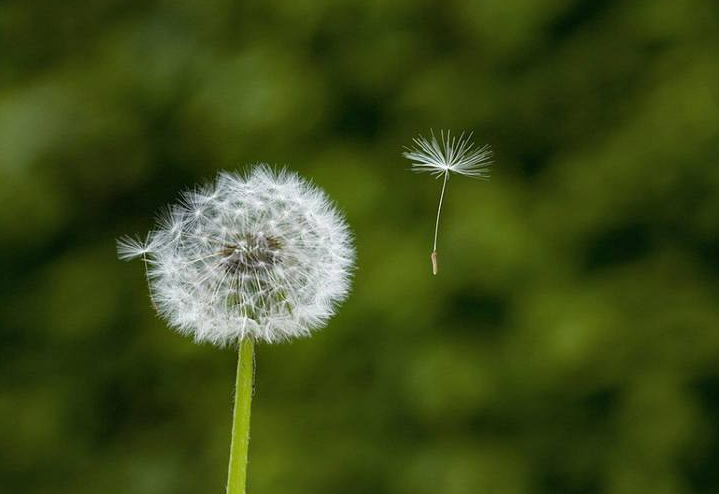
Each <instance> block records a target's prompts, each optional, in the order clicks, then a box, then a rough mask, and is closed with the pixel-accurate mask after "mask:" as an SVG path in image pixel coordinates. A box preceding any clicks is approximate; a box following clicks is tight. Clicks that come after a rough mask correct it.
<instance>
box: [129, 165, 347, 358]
mask: <svg viewBox="0 0 719 494" xmlns="http://www.w3.org/2000/svg"><path fill="white" fill-rule="evenodd" d="M118 256H119V257H120V258H121V259H132V258H143V259H144V260H145V261H146V268H147V276H148V282H149V286H150V295H151V297H152V300H153V303H154V305H155V307H156V308H157V310H158V312H159V313H160V315H161V316H162V317H163V318H165V319H166V320H167V321H168V322H169V324H170V325H171V326H172V327H173V328H175V329H176V330H177V331H178V332H180V333H182V334H185V335H188V336H192V337H193V338H194V339H195V340H196V341H198V342H210V343H213V344H216V345H218V346H226V345H232V344H235V343H236V342H237V341H238V340H240V339H243V338H253V339H256V340H263V341H266V342H271V343H274V342H278V341H283V340H287V339H290V338H295V337H302V336H307V335H309V334H310V333H311V332H312V331H314V330H316V329H318V328H319V327H321V326H323V325H324V324H325V323H326V322H327V320H328V319H329V318H330V317H331V316H332V315H333V314H334V312H335V309H336V306H337V304H338V303H340V302H341V301H343V300H344V299H345V298H346V296H347V294H348V292H349V287H350V278H351V272H352V269H353V265H354V248H353V245H352V236H351V233H350V231H349V228H348V226H347V224H346V222H345V220H344V218H343V216H342V215H341V213H340V212H339V211H338V210H337V209H336V207H335V206H334V205H333V203H332V202H331V201H330V200H329V198H328V197H327V196H326V194H325V193H324V192H323V191H322V190H321V189H319V188H317V187H316V186H314V185H312V184H310V183H309V182H307V181H305V180H303V179H302V178H301V177H299V176H298V175H296V174H294V173H291V172H287V171H274V170H272V169H271V168H269V167H268V166H267V165H258V166H255V167H254V168H253V169H252V170H251V171H250V172H249V173H247V174H246V175H240V174H236V173H226V172H223V173H220V174H219V176H218V177H217V180H216V181H215V182H214V183H213V184H211V185H207V186H203V187H199V188H196V189H193V190H190V191H187V192H185V193H184V194H182V196H181V198H180V200H179V201H178V203H177V204H175V205H172V206H170V207H169V208H168V209H167V210H166V211H164V212H163V213H162V215H161V216H160V217H159V218H158V225H157V227H156V229H155V230H153V231H152V232H150V234H149V235H148V236H147V237H146V238H145V239H144V240H140V239H136V238H129V237H123V238H121V239H119V240H118Z"/></svg>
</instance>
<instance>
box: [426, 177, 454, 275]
mask: <svg viewBox="0 0 719 494" xmlns="http://www.w3.org/2000/svg"><path fill="white" fill-rule="evenodd" d="M448 179H449V170H445V172H444V181H443V182H442V193H441V194H440V195H439V206H438V207H437V221H436V222H435V224H434V244H433V245H432V255H431V256H430V257H431V259H432V274H435V275H436V274H437V232H439V214H440V213H441V212H442V200H443V199H444V189H446V188H447V180H448Z"/></svg>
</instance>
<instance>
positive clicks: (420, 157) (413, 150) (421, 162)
mask: <svg viewBox="0 0 719 494" xmlns="http://www.w3.org/2000/svg"><path fill="white" fill-rule="evenodd" d="M413 142H414V146H413V147H408V148H405V149H406V150H405V152H404V153H402V155H403V156H404V157H405V158H407V159H408V160H410V161H411V162H412V170H413V171H415V172H418V173H423V172H427V173H430V174H432V175H434V176H435V177H437V178H440V177H442V176H443V175H446V174H448V173H457V174H459V175H465V176H468V177H474V178H489V167H490V166H491V165H492V149H491V148H490V147H489V145H484V146H481V147H479V148H477V147H475V145H474V143H473V142H472V133H469V134H464V133H462V134H460V135H459V137H457V136H453V135H451V132H450V131H449V130H448V131H446V132H445V131H443V130H442V131H440V135H439V139H437V136H435V134H434V132H431V138H429V139H428V138H426V137H423V136H421V135H420V136H419V137H416V138H414V139H413Z"/></svg>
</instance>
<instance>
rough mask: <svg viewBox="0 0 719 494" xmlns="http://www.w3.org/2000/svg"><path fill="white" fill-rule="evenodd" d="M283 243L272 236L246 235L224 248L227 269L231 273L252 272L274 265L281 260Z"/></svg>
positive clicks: (223, 253)
mask: <svg viewBox="0 0 719 494" xmlns="http://www.w3.org/2000/svg"><path fill="white" fill-rule="evenodd" d="M281 247H282V244H281V243H280V241H279V240H278V239H276V238H275V237H272V236H265V235H262V234H257V235H245V236H243V237H242V238H240V239H238V240H237V242H233V243H230V244H226V245H225V246H224V247H223V248H222V255H223V257H224V258H225V266H226V269H227V270H228V271H229V272H230V273H233V274H234V273H238V272H243V273H251V272H255V271H257V270H260V269H263V268H268V267H270V266H273V265H274V264H276V263H277V262H278V261H279V255H280V249H281Z"/></svg>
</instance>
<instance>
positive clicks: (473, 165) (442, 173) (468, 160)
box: [402, 131, 492, 275]
mask: <svg viewBox="0 0 719 494" xmlns="http://www.w3.org/2000/svg"><path fill="white" fill-rule="evenodd" d="M471 139H472V133H470V134H468V135H466V136H465V134H464V133H462V134H460V136H459V137H456V136H451V135H450V131H447V133H446V134H445V132H444V131H441V132H440V138H439V140H437V138H436V137H435V135H434V132H432V138H431V139H427V138H425V137H423V136H421V135H420V136H419V137H416V138H414V139H413V142H414V147H411V148H405V149H406V151H405V152H404V153H402V155H403V156H404V157H405V158H407V159H408V160H410V161H411V162H412V170H413V171H415V172H417V173H423V172H427V173H430V174H431V175H433V176H434V177H435V178H442V179H443V180H442V192H441V193H440V196H439V206H438V207H437V220H436V221H435V225H434V244H433V246H432V254H431V255H430V259H431V260H432V273H433V274H435V275H436V274H437V233H438V231H439V216H440V213H441V212H442V201H443V200H444V191H445V189H446V188H447V181H448V180H449V176H450V174H451V173H457V174H458V175H465V176H467V177H472V178H479V179H488V178H489V166H491V165H492V149H491V148H490V147H489V145H486V144H485V145H484V146H482V147H480V148H475V146H474V143H473V142H472V141H471Z"/></svg>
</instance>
